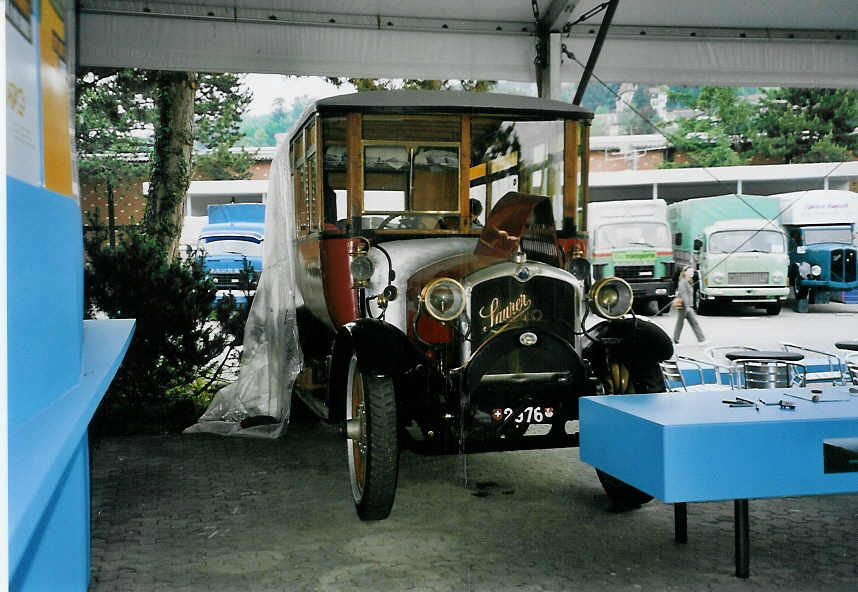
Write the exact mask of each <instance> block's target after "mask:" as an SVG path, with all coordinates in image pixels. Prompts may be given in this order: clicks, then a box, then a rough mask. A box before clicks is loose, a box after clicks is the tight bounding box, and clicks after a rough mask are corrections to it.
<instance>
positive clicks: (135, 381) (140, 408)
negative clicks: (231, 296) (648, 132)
mask: <svg viewBox="0 0 858 592" xmlns="http://www.w3.org/2000/svg"><path fill="white" fill-rule="evenodd" d="M103 238H104V236H103V233H100V232H95V233H91V234H90V236H88V237H87V240H86V242H85V249H86V255H87V260H88V261H87V265H86V267H85V276H84V277H85V306H86V315H87V316H88V317H93V316H94V315H96V314H98V313H103V314H105V315H107V316H108V317H110V318H133V319H136V320H137V326H136V329H135V332H134V337H133V339H132V341H131V344H130V346H129V348H128V353H127V354H126V355H125V358H124V360H123V362H122V365H121V366H120V368H119V371H118V372H117V374H116V377H115V378H114V380H113V382H112V384H111V385H110V389H109V390H108V392H107V395H106V396H105V398H104V400H103V401H102V403H101V406H100V407H99V409H98V411H97V412H96V415H95V418H94V419H93V423H92V424H91V427H90V429H91V431H92V432H93V433H95V434H129V433H147V432H163V431H174V430H180V429H182V428H184V427H187V426H188V425H190V424H191V423H193V422H194V421H195V420H196V418H197V417H198V416H199V415H200V413H201V412H202V408H203V405H204V403H205V396H204V395H205V393H206V391H208V390H210V389H211V388H212V386H213V385H215V384H216V381H217V377H216V376H215V377H213V376H212V375H211V373H212V372H213V371H214V369H212V368H209V364H210V361H211V360H212V359H213V358H215V357H216V356H218V355H219V354H221V353H222V352H223V351H224V350H225V349H226V348H227V347H229V346H234V345H236V344H237V343H236V335H239V336H240V335H241V330H243V322H242V321H241V316H242V314H243V315H244V317H245V318H246V311H241V310H240V309H239V308H238V307H237V306H236V304H235V302H234V300H232V301H227V302H225V303H224V302H222V303H220V304H219V305H218V306H217V307H214V306H213V304H214V301H215V296H216V293H217V289H216V287H215V285H214V284H213V283H212V281H211V280H210V279H208V278H207V276H206V274H205V272H204V271H203V268H202V264H201V262H200V261H199V260H198V259H197V258H196V257H189V258H188V259H186V260H181V259H178V258H177V259H174V260H172V261H171V260H169V259H168V258H167V255H166V253H165V251H164V248H163V246H162V245H161V244H159V243H158V242H156V241H155V240H154V239H152V238H150V237H147V236H145V235H144V234H142V233H141V232H140V231H139V230H137V229H131V230H126V231H125V232H124V235H123V236H122V240H120V241H117V246H116V248H115V250H112V249H111V248H110V247H109V246H108V245H107V244H106V243H105V242H104V240H103ZM213 310H214V313H215V314H214V315H212V312H213ZM212 316H214V319H212V318H211V317H212ZM239 325H241V327H240V328H239ZM215 368H217V367H215ZM201 395H203V396H202V397H201Z"/></svg>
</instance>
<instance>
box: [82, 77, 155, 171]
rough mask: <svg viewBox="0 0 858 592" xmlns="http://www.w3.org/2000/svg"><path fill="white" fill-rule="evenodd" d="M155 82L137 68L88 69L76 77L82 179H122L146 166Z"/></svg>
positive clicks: (150, 146) (147, 166) (144, 169)
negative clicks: (152, 94)
mask: <svg viewBox="0 0 858 592" xmlns="http://www.w3.org/2000/svg"><path fill="white" fill-rule="evenodd" d="M151 86H152V82H151V80H150V77H149V76H148V73H146V72H141V71H138V70H119V71H116V70H90V71H87V72H82V73H80V74H79V75H78V76H77V80H76V86H75V90H76V96H75V102H76V110H75V141H76V144H77V151H78V156H79V158H78V171H79V174H80V177H81V179H82V180H84V181H85V182H86V181H88V182H90V183H93V184H95V183H106V182H113V183H120V182H122V181H125V180H128V179H130V178H135V177H140V176H142V175H144V174H145V173H146V172H147V171H148V168H149V163H148V162H147V161H148V158H146V155H148V154H149V153H150V152H151V150H152V141H151V133H152V129H153V125H152V124H153V121H154V117H153V115H154V101H153V99H152V97H151V93H150V92H149V90H150V88H151Z"/></svg>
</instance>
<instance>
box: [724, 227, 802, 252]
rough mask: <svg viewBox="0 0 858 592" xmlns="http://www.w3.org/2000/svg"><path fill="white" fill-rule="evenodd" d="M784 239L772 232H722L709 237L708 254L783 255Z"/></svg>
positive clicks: (777, 233) (779, 234)
mask: <svg viewBox="0 0 858 592" xmlns="http://www.w3.org/2000/svg"><path fill="white" fill-rule="evenodd" d="M784 251H785V249H784V237H783V235H782V234H781V233H780V232H775V231H774V230H722V231H720V232H713V233H712V235H711V236H710V237H709V252H710V253H783V252H784Z"/></svg>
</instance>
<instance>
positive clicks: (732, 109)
mask: <svg viewBox="0 0 858 592" xmlns="http://www.w3.org/2000/svg"><path fill="white" fill-rule="evenodd" d="M671 94H673V93H671ZM672 98H673V100H675V101H676V100H682V101H688V103H687V104H688V106H689V107H691V108H693V109H695V111H696V112H697V113H698V114H697V115H695V116H693V117H687V118H683V119H679V120H677V122H676V128H675V129H674V130H673V131H672V132H670V133H669V134H668V136H669V139H670V142H671V143H672V144H673V145H674V146H675V147H676V150H677V152H680V153H684V154H685V155H686V157H687V160H683V161H682V162H669V163H665V164H664V166H665V167H710V166H732V165H741V164H745V163H746V162H747V160H748V156H747V149H748V148H749V139H750V138H751V137H752V136H753V133H752V128H751V126H752V118H753V115H754V107H753V105H751V104H750V103H748V102H747V101H745V100H740V99H738V91H737V89H735V88H732V87H721V86H706V87H703V88H702V89H700V93H699V94H698V95H697V96H696V97H694V96H693V93H688V94H686V95H684V96H682V97H677V95H675V94H673V97H672ZM668 100H671V96H670V95H669V96H668Z"/></svg>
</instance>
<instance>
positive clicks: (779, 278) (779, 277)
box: [772, 271, 786, 284]
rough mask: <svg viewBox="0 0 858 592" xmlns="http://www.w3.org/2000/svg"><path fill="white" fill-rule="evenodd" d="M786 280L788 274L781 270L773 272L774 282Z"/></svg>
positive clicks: (779, 282)
mask: <svg viewBox="0 0 858 592" xmlns="http://www.w3.org/2000/svg"><path fill="white" fill-rule="evenodd" d="M785 280H786V276H784V274H782V273H781V272H779V271H776V272H775V273H773V274H772V282H774V283H776V284H782V283H784V281H785Z"/></svg>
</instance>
